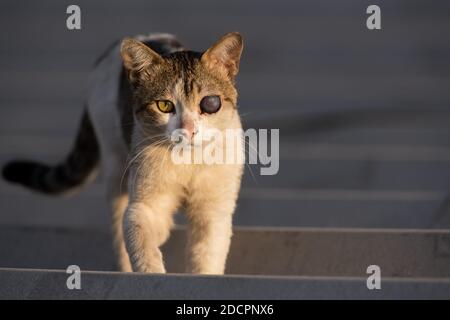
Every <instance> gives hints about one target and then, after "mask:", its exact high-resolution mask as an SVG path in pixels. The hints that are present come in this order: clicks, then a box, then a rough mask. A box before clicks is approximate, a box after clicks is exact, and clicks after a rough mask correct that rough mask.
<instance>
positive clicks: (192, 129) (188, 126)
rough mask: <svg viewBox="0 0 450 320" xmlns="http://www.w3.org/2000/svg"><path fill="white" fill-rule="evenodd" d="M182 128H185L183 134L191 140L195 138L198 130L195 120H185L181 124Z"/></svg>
mask: <svg viewBox="0 0 450 320" xmlns="http://www.w3.org/2000/svg"><path fill="white" fill-rule="evenodd" d="M181 129H183V135H184V136H185V137H186V138H187V139H188V140H189V141H191V140H192V139H194V136H195V134H196V133H197V132H198V130H197V127H196V126H195V123H194V121H192V120H185V121H183V123H182V125H181Z"/></svg>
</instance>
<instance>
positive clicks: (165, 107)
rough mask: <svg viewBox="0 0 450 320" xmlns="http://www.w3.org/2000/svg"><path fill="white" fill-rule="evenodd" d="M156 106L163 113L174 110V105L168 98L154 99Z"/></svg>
mask: <svg viewBox="0 0 450 320" xmlns="http://www.w3.org/2000/svg"><path fill="white" fill-rule="evenodd" d="M156 106H157V107H158V109H159V111H161V112H164V113H171V112H174V111H175V106H174V105H173V103H172V102H171V101H169V100H158V101H156Z"/></svg>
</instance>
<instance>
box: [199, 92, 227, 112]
mask: <svg viewBox="0 0 450 320" xmlns="http://www.w3.org/2000/svg"><path fill="white" fill-rule="evenodd" d="M221 105H222V102H221V101H220V97H218V96H206V97H204V98H203V99H202V101H200V109H201V110H202V112H204V113H209V114H211V113H216V112H217V111H219V109H220V107H221Z"/></svg>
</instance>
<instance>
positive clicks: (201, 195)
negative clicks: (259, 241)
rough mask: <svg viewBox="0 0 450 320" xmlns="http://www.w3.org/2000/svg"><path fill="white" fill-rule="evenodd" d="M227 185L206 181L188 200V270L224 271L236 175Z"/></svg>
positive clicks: (236, 183)
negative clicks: (218, 186) (200, 190)
mask: <svg viewBox="0 0 450 320" xmlns="http://www.w3.org/2000/svg"><path fill="white" fill-rule="evenodd" d="M235 180H236V181H233V182H232V183H231V184H229V185H228V187H227V188H225V189H222V188H217V186H216V187H215V188H214V187H212V186H211V185H209V184H208V183H206V184H205V187H206V188H205V189H204V190H203V192H199V191H197V193H196V194H195V195H194V196H192V197H189V200H188V219H189V227H188V246H187V258H188V261H187V272H190V273H200V274H223V273H224V271H225V263H226V259H227V255H228V250H229V246H230V242H231V236H232V215H233V212H234V209H235V203H236V198H237V193H238V191H239V178H237V179H235Z"/></svg>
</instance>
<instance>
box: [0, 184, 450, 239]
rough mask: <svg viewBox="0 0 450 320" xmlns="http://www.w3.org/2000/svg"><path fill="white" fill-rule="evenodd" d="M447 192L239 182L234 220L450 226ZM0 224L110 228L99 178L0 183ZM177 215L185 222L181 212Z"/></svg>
mask: <svg viewBox="0 0 450 320" xmlns="http://www.w3.org/2000/svg"><path fill="white" fill-rule="evenodd" d="M448 199H449V195H448V192H445V191H443V192H437V191H373V190H372V191H371V190H336V189H335V190H331V189H330V190H311V189H275V188H247V187H244V188H243V189H242V191H241V195H240V197H239V200H238V205H237V209H236V212H235V215H234V224H235V225H240V226H291V227H294V226H295V227H321V228H333V227H335V228H351V227H353V228H409V229H429V228H434V229H446V228H450V202H449V200H448ZM0 212H1V214H0V225H1V224H3V225H16V226H42V227H69V228H70V227H74V228H100V229H103V230H108V229H109V223H110V216H109V210H108V206H107V202H106V197H105V196H104V192H103V184H96V185H94V186H91V187H88V188H87V189H86V190H83V191H82V193H81V194H80V195H77V196H75V197H73V198H57V197H49V196H43V195H39V194H36V193H31V192H30V191H28V190H25V189H23V188H21V187H17V186H12V185H7V184H5V183H0ZM176 221H177V222H178V223H181V224H184V223H185V218H184V215H183V214H179V215H176Z"/></svg>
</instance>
